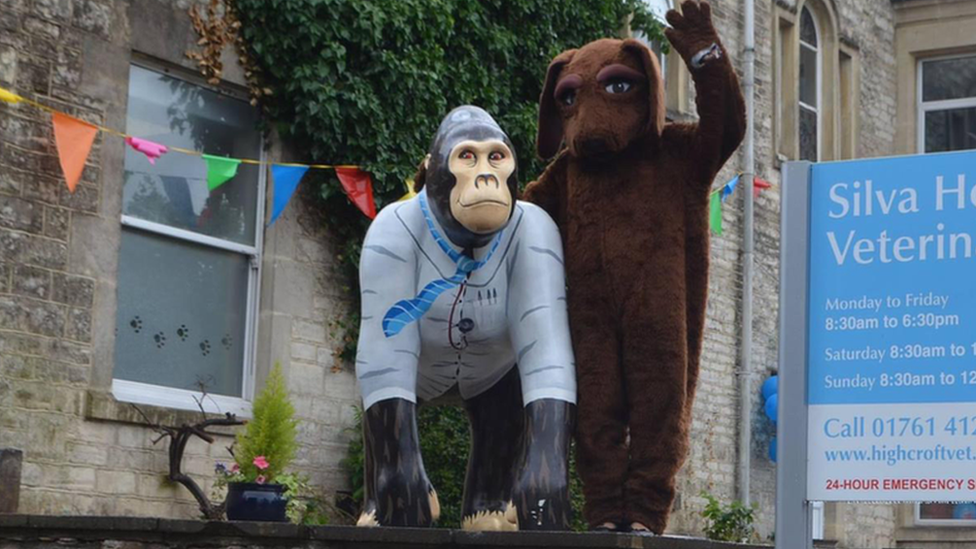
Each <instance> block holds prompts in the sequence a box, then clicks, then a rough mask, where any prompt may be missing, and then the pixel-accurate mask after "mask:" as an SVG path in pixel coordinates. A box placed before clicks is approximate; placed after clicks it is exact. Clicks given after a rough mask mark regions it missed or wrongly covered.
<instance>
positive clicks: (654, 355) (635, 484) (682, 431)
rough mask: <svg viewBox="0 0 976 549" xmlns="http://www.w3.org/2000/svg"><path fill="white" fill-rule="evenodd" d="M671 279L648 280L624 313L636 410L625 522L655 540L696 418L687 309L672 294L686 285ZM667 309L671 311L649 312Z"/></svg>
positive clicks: (629, 377) (662, 276)
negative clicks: (690, 425) (693, 415)
mask: <svg viewBox="0 0 976 549" xmlns="http://www.w3.org/2000/svg"><path fill="white" fill-rule="evenodd" d="M673 274H674V275H677V276H680V275H681V273H680V272H677V273H673ZM668 277H669V275H668V274H664V273H661V274H660V276H658V273H655V276H650V277H647V278H645V279H644V281H643V283H642V287H641V288H640V289H639V290H638V291H637V292H636V295H634V296H633V299H631V300H629V302H628V305H626V306H625V307H624V312H623V335H624V337H623V345H622V355H623V356H622V362H623V366H624V376H625V381H626V384H625V386H626V389H627V395H628V399H627V401H628V403H629V407H630V469H629V474H628V476H627V483H626V488H625V491H626V516H627V520H628V521H629V523H635V524H634V527H635V529H640V528H639V527H640V526H644V527H646V528H648V529H650V530H651V531H652V532H654V533H655V534H660V533H662V532H663V531H664V528H665V527H666V526H667V522H668V515H669V513H670V511H671V504H672V502H673V500H674V494H675V482H674V480H675V475H677V473H678V470H679V469H680V468H681V465H682V463H683V462H684V459H685V456H686V454H687V451H688V419H689V416H690V414H688V413H687V410H686V407H687V406H690V399H689V395H688V389H687V387H688V385H687V377H688V375H687V363H688V353H687V333H686V323H685V310H686V309H685V307H684V304H683V303H675V297H674V290H673V288H675V287H680V284H676V283H675V282H674V281H672V280H669V279H668ZM661 303H672V305H670V306H668V307H661V306H653V305H652V306H648V305H649V304H661Z"/></svg>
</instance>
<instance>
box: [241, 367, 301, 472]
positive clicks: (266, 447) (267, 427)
mask: <svg viewBox="0 0 976 549" xmlns="http://www.w3.org/2000/svg"><path fill="white" fill-rule="evenodd" d="M294 416H295V408H294V407H293V406H292V404H291V399H289V397H288V389H287V388H286V387H285V379H284V376H282V374H281V365H280V364H275V366H274V369H272V370H271V374H270V375H269V376H268V379H267V381H266V382H265V385H264V388H263V389H262V390H261V393H260V394H259V395H258V396H257V398H255V399H254V405H253V407H252V418H251V419H250V420H249V421H248V422H247V425H245V426H244V429H243V430H242V431H240V432H238V433H237V442H236V444H235V445H234V461H236V462H237V465H238V466H239V467H240V473H241V474H242V475H243V476H244V477H245V479H246V480H247V481H249V482H253V481H254V479H255V478H257V477H258V475H263V476H264V477H265V479H266V481H267V482H274V481H275V477H277V476H278V475H280V474H282V473H284V472H285V471H286V470H287V469H288V466H289V465H291V462H292V459H293V458H294V457H295V450H297V449H298V442H297V440H296V434H297V429H298V421H297V420H295V418H294ZM258 456H264V459H265V460H266V461H267V462H268V466H267V468H264V469H261V470H259V469H258V467H257V466H256V465H255V464H254V460H255V458H257V457H258Z"/></svg>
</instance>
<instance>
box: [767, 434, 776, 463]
mask: <svg viewBox="0 0 976 549" xmlns="http://www.w3.org/2000/svg"><path fill="white" fill-rule="evenodd" d="M769 459H771V460H772V461H773V463H776V437H773V438H772V439H770V441H769Z"/></svg>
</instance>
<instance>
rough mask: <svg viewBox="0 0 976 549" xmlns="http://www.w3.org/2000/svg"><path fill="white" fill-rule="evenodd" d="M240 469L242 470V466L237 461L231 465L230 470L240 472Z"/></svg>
mask: <svg viewBox="0 0 976 549" xmlns="http://www.w3.org/2000/svg"><path fill="white" fill-rule="evenodd" d="M240 471H241V466H240V465H238V464H236V463H235V464H233V465H231V466H230V472H231V473H239V472H240Z"/></svg>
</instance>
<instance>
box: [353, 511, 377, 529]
mask: <svg viewBox="0 0 976 549" xmlns="http://www.w3.org/2000/svg"><path fill="white" fill-rule="evenodd" d="M379 525H380V523H379V521H377V520H376V509H373V510H372V511H364V512H363V514H361V515H359V520H357V521H356V526H362V527H367V528H370V527H373V526H379Z"/></svg>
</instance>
